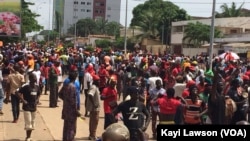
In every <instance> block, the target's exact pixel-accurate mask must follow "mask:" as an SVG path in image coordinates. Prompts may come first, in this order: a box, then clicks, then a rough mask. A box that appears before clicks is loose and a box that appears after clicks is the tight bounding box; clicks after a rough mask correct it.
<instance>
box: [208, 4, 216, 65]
mask: <svg viewBox="0 0 250 141" xmlns="http://www.w3.org/2000/svg"><path fill="white" fill-rule="evenodd" d="M215 5H216V0H213V9H212V19H211V29H210V47H209V68H210V69H211V70H212V69H213V68H212V64H213V48H214V46H213V45H214V20H215Z"/></svg>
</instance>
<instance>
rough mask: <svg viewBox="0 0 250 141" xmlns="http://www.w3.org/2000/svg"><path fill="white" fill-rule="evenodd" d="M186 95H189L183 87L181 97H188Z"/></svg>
mask: <svg viewBox="0 0 250 141" xmlns="http://www.w3.org/2000/svg"><path fill="white" fill-rule="evenodd" d="M188 96H189V91H188V89H184V91H183V92H182V97H183V98H185V97H188Z"/></svg>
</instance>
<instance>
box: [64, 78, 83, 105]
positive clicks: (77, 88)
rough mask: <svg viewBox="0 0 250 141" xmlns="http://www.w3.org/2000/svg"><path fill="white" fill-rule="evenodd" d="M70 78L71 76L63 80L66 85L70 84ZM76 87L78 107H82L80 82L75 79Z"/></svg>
mask: <svg viewBox="0 0 250 141" xmlns="http://www.w3.org/2000/svg"><path fill="white" fill-rule="evenodd" d="M69 82H70V80H69V78H66V79H65V80H64V82H63V84H64V85H66V84H69ZM74 85H75V87H76V104H77V109H80V83H79V81H78V80H75V83H74Z"/></svg>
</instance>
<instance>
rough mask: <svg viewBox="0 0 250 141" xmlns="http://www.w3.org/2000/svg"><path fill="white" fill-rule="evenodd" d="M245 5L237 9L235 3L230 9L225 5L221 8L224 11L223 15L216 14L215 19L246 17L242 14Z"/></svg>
mask: <svg viewBox="0 0 250 141" xmlns="http://www.w3.org/2000/svg"><path fill="white" fill-rule="evenodd" d="M243 5H244V3H242V4H241V5H240V7H239V8H237V6H236V4H235V2H232V5H231V7H229V6H228V5H227V4H226V3H224V4H223V5H222V6H221V7H220V8H221V10H222V12H221V13H218V12H217V13H216V15H215V17H216V18H222V17H240V16H244V14H243V13H242V7H243Z"/></svg>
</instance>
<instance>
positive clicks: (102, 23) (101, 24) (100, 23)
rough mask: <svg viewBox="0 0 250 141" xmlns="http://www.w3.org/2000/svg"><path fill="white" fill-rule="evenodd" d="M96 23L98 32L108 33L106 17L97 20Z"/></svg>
mask: <svg viewBox="0 0 250 141" xmlns="http://www.w3.org/2000/svg"><path fill="white" fill-rule="evenodd" d="M95 23H96V33H98V34H106V33H107V24H108V20H105V19H104V18H99V19H97V20H95Z"/></svg>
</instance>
